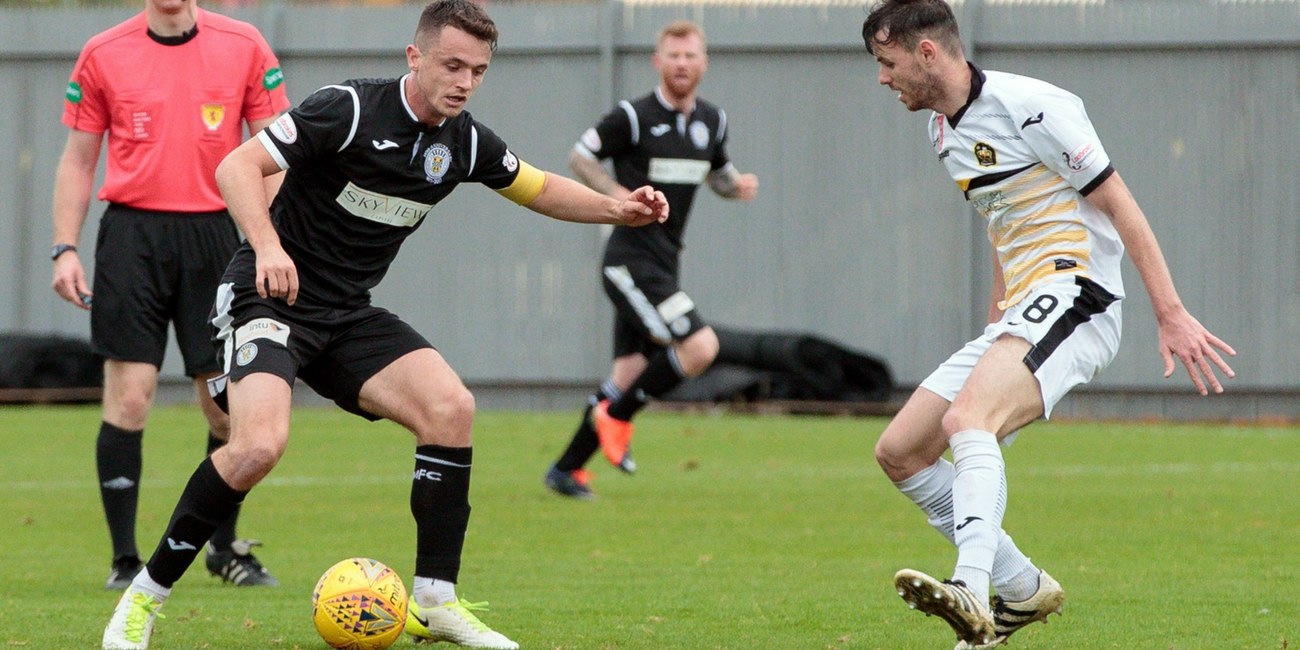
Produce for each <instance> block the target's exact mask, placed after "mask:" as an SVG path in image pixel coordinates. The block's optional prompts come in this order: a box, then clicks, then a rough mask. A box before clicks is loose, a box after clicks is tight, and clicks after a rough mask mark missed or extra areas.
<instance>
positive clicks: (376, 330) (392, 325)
mask: <svg viewBox="0 0 1300 650" xmlns="http://www.w3.org/2000/svg"><path fill="white" fill-rule="evenodd" d="M212 325H213V326H214V327H216V328H217V330H218V331H217V337H216V338H215V339H214V342H215V343H216V344H217V346H218V353H217V354H218V356H219V357H220V358H221V363H222V368H223V374H222V375H220V376H219V377H217V378H215V379H210V380H208V388H209V392H210V393H212V396H213V398H214V399H215V400H216V402H217V404H218V405H219V406H221V408H222V409H223V410H226V409H227V404H226V395H225V390H226V386H227V382H231V381H239V380H240V379H243V378H244V377H247V376H248V375H251V374H253V373H257V372H266V373H270V374H273V375H275V376H277V377H280V378H281V379H283V380H285V381H286V382H288V383H289V385H290V386H292V385H293V381H294V379H295V378H299V379H302V380H303V382H305V383H306V384H307V385H308V386H310V387H311V388H312V390H315V391H316V392H317V393H319V394H320V395H321V397H324V398H326V399H330V400H333V401H334V403H336V404H338V405H339V407H341V408H342V409H343V410H345V411H348V412H349V413H355V414H357V415H360V416H361V417H364V418H366V419H367V420H378V419H380V418H379V417H378V416H376V415H374V414H372V413H369V412H366V411H365V410H363V409H362V408H361V406H360V404H359V403H358V396H359V395H360V393H361V386H362V385H364V384H365V383H366V381H367V380H369V379H370V378H371V377H374V376H375V375H377V374H379V371H381V370H383V369H384V368H387V367H388V366H389V365H390V364H392V363H393V362H394V361H397V360H398V359H400V358H402V357H403V356H406V355H407V354H409V353H411V352H414V351H416V350H422V349H425V348H430V349H431V348H433V346H432V345H430V344H429V342H428V341H427V340H425V338H424V337H423V336H421V335H420V333H419V332H416V331H415V329H414V328H413V327H411V326H410V325H408V324H406V323H405V322H404V321H402V319H400V318H398V317H397V316H396V315H395V314H393V313H392V312H390V311H388V310H386V309H381V308H379V307H374V306H365V307H360V308H356V309H334V308H323V307H311V306H308V305H305V304H304V301H303V299H302V296H301V294H300V295H299V298H298V301H296V302H295V303H294V305H293V306H289V305H288V304H286V303H285V302H284V300H283V299H278V298H271V299H268V298H262V297H261V296H258V295H257V291H256V290H254V289H253V288H252V287H247V288H236V287H235V285H233V284H223V285H221V286H220V287H219V288H218V290H217V299H216V309H215V312H214V314H213V318H212Z"/></svg>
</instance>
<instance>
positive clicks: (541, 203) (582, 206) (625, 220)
mask: <svg viewBox="0 0 1300 650" xmlns="http://www.w3.org/2000/svg"><path fill="white" fill-rule="evenodd" d="M543 173H544V174H546V179H545V181H544V183H543V184H542V188H541V191H540V192H538V193H537V195H536V196H534V197H533V198H532V200H530V201H528V202H526V203H524V204H523V206H524V207H526V208H528V209H530V210H533V211H534V212H539V213H541V214H544V215H546V216H548V217H551V218H552V219H559V220H561V221H573V222H576V223H608V224H614V225H619V226H644V225H646V224H650V223H655V222H659V223H662V222H664V221H667V220H668V199H666V198H664V194H663V192H659V191H657V190H655V189H654V188H652V187H650V186H649V185H646V186H645V187H641V188H638V189H636V190H633V191H632V192H631V193H630V194H628V196H627V198H625V199H623V200H622V201H618V200H615V199H613V198H610V197H608V196H605V195H603V194H599V193H597V192H595V191H594V190H592V189H590V188H588V187H586V186H584V185H583V184H581V183H579V182H577V181H575V180H572V179H568V178H565V177H563V176H559V175H557V174H552V173H550V172H543Z"/></svg>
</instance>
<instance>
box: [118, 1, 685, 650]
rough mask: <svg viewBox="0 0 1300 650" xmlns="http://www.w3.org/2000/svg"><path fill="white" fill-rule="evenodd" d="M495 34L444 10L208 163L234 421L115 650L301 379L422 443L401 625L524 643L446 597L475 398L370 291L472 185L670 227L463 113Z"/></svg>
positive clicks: (264, 452)
mask: <svg viewBox="0 0 1300 650" xmlns="http://www.w3.org/2000/svg"><path fill="white" fill-rule="evenodd" d="M496 39H497V30H496V26H495V25H494V24H493V22H492V20H491V19H490V18H489V17H488V16H487V14H486V13H485V12H484V11H483V9H482V8H481V7H479V6H478V5H476V4H474V3H473V2H470V1H469V0H439V1H438V2H434V3H433V4H430V5H429V6H428V7H426V8H425V10H424V12H423V14H422V15H421V17H420V22H419V26H418V28H417V29H416V34H415V44H414V45H409V46H407V48H406V59H407V64H408V66H409V67H410V70H411V72H410V74H408V75H406V76H404V77H402V78H400V79H388V80H352V81H347V82H344V83H342V84H339V85H335V86H326V87H325V88H322V89H320V90H318V91H316V92H315V93H313V94H312V95H311V96H310V97H308V98H307V99H306V100H305V101H304V102H303V103H302V104H301V105H300V106H298V107H297V108H294V109H292V110H291V111H289V113H287V114H285V115H284V116H281V118H280V119H278V120H276V121H275V123H273V124H272V125H271V126H269V127H267V128H266V129H265V130H263V131H262V132H260V133H259V134H258V135H257V137H256V138H253V139H250V140H249V141H248V142H246V143H244V145H243V146H241V147H239V148H238V149H236V150H235V151H234V152H232V153H231V154H230V155H229V156H228V157H227V158H226V159H225V160H224V161H223V162H222V164H221V166H220V167H219V168H218V169H217V181H218V184H219V185H220V187H221V191H222V195H223V196H224V197H225V200H226V203H227V204H228V206H229V210H230V213H231V216H232V217H233V218H234V219H235V221H236V222H237V223H238V224H239V226H240V229H241V230H243V232H244V234H245V236H246V237H247V243H245V244H244V245H243V247H241V248H240V249H239V250H238V252H236V254H235V258H234V260H233V261H232V262H231V264H230V267H229V268H228V269H227V271H226V275H225V277H224V278H223V279H222V285H221V286H220V288H219V289H218V292H217V297H216V305H215V309H214V318H213V325H214V327H216V328H218V329H219V333H218V335H217V340H218V342H219V343H221V344H222V345H223V346H224V350H223V352H222V357H223V362H224V365H225V371H226V374H224V375H222V376H220V377H218V378H217V379H215V380H213V382H212V383H211V387H212V389H213V393H214V396H216V397H217V398H218V402H219V403H222V402H224V404H225V406H226V408H228V410H229V412H230V419H231V435H230V442H229V444H227V445H226V446H225V447H223V448H222V449H220V450H218V451H217V452H215V453H214V454H213V455H212V456H210V457H209V458H208V459H207V460H205V461H204V462H203V463H202V464H200V465H199V468H198V469H197V470H196V471H195V472H194V474H193V475H192V476H191V478H190V480H189V483H188V484H187V485H186V487H185V490H184V492H183V493H182V494H181V498H180V502H179V503H178V504H177V506H176V510H175V511H174V513H173V514H172V518H171V521H170V523H169V524H168V526H167V530H166V533H164V535H163V539H162V540H161V541H160V543H159V545H158V548H157V550H156V551H154V554H153V557H152V558H151V559H150V560H149V562H148V564H147V565H146V566H145V569H144V570H143V571H141V572H140V574H139V575H137V576H136V578H135V580H134V582H132V584H131V586H130V587H129V588H128V589H127V591H126V593H125V595H124V596H123V598H122V600H121V601H120V602H119V603H118V605H117V608H116V610H115V611H114V613H113V617H112V619H111V620H110V621H109V624H108V626H107V628H106V629H105V631H104V642H103V647H104V648H132V649H142V648H147V647H148V644H149V636H150V634H151V632H152V628H153V623H154V620H155V617H156V616H157V611H158V609H159V608H160V607H161V605H162V603H163V601H164V600H165V599H166V598H167V597H168V595H169V594H170V592H171V587H172V585H173V584H174V583H175V582H176V580H178V579H179V578H180V577H181V575H182V574H183V573H184V572H185V570H186V569H187V568H188V567H189V565H190V563H191V562H192V561H193V560H194V557H195V555H196V553H197V552H198V549H199V548H201V547H202V546H203V544H204V542H206V541H207V539H208V537H209V536H210V535H211V534H212V531H213V529H214V528H215V527H216V526H217V524H219V523H220V522H222V521H224V520H225V519H226V518H227V517H228V516H229V514H230V513H231V512H232V511H233V510H234V508H236V507H237V506H238V505H239V503H240V502H241V501H242V500H243V499H244V496H245V495H246V494H247V493H248V491H249V490H250V489H252V487H253V486H254V485H256V484H257V483H258V482H259V481H260V480H262V478H264V477H265V476H266V475H267V474H268V473H269V472H270V471H271V469H272V468H273V467H274V466H275V464H276V462H277V461H278V460H279V459H280V456H281V454H283V453H284V450H285V446H286V444H287V442H288V435H289V416H290V411H291V399H292V385H293V381H294V379H295V378H301V379H302V380H303V381H305V382H306V383H307V384H308V385H309V386H311V387H312V388H314V389H315V390H316V391H317V392H319V393H320V394H322V395H324V396H326V397H328V398H331V399H333V400H334V401H335V402H336V403H338V404H339V406H341V407H342V408H344V409H346V410H348V411H351V412H353V413H356V414H358V415H361V416H362V417H365V418H368V419H372V420H373V419H379V418H387V419H389V420H392V421H394V422H397V423H398V424H401V425H402V426H404V427H406V428H407V429H409V430H410V431H411V432H412V433H414V434H415V438H416V443H417V446H416V450H415V473H414V478H413V480H412V486H411V512H412V514H413V515H414V516H415V521H416V528H417V535H416V562H415V580H414V583H413V587H412V589H411V592H412V596H411V601H410V603H409V607H408V616H407V623H406V630H407V631H408V632H410V633H411V634H412V635H413V636H415V637H416V638H417V640H427V641H450V642H453V643H456V644H460V645H466V646H472V647H478V648H518V647H519V646H518V644H516V643H515V642H513V641H511V640H510V639H508V638H506V637H505V636H503V635H502V634H500V633H498V632H495V631H493V630H491V629H489V628H488V627H487V626H486V625H484V624H483V623H482V621H480V620H479V619H478V618H477V617H476V616H475V615H474V614H473V613H472V612H471V611H470V607H467V605H466V604H465V603H462V602H461V601H459V600H458V599H457V598H456V592H455V588H454V587H455V582H456V579H457V574H458V571H459V569H460V557H461V549H462V546H463V544H464V541H465V531H466V527H467V524H468V521H469V513H470V505H469V498H468V496H469V477H470V466H471V464H472V463H471V461H472V450H471V446H470V444H471V440H470V425H471V422H472V420H473V416H474V398H473V396H472V395H471V394H470V392H469V391H468V390H466V388H465V386H464V384H462V383H461V381H460V378H459V377H457V375H456V373H455V372H454V371H452V369H451V368H450V367H449V366H448V365H447V363H446V361H444V360H443V358H442V356H441V355H440V354H438V352H437V351H435V350H434V349H433V347H432V346H431V345H430V344H429V342H428V341H426V340H425V339H424V338H423V337H422V336H420V335H419V334H418V333H416V331H415V330H414V329H412V328H411V327H410V326H409V325H407V324H406V323H404V322H402V321H401V320H400V319H399V318H398V317H397V316H395V315H393V314H392V313H390V312H388V311H386V310H383V309H380V308H378V307H374V306H371V304H370V289H371V288H373V287H374V286H375V285H377V284H378V283H379V281H380V280H381V279H382V278H383V276H384V273H385V272H386V271H387V270H388V266H389V264H390V263H391V262H392V260H393V258H394V256H396V254H397V250H398V248H399V247H400V246H401V243H402V241H403V240H404V239H405V238H406V237H407V236H409V235H410V234H411V233H412V232H413V231H414V230H415V229H416V228H417V227H418V226H419V225H420V223H421V222H422V221H423V219H424V218H425V216H426V215H427V214H428V213H429V211H430V210H431V209H432V207H433V205H434V204H436V203H438V201H440V200H441V199H442V198H443V197H445V196H446V195H447V194H449V193H450V192H451V191H452V190H453V189H455V187H456V186H457V185H458V184H460V183H463V182H477V183H482V184H484V185H486V186H488V187H490V188H492V189H494V190H496V191H497V192H499V193H501V194H502V195H503V196H505V197H506V198H509V199H511V200H513V201H515V202H516V203H519V204H521V205H524V206H526V207H528V208H530V209H532V210H534V211H536V212H539V213H542V214H544V215H546V216H549V217H553V218H556V219H561V220H565V221H575V222H583V223H610V224H620V225H628V226H637V225H644V224H647V223H653V222H662V221H663V220H665V219H667V217H668V203H667V200H666V199H665V197H664V195H663V194H661V193H659V192H655V191H654V190H652V189H651V188H649V187H642V188H640V189H638V190H636V191H635V192H633V193H631V194H630V195H629V196H628V197H627V198H626V199H624V200H621V201H619V200H614V199H611V198H609V197H607V196H603V195H600V194H598V193H596V192H593V191H591V190H589V189H587V188H586V187H583V186H582V185H581V184H579V183H576V182H574V181H571V180H568V179H565V178H563V177H560V176H556V175H553V174H548V173H545V172H542V171H539V170H537V169H535V168H533V167H531V166H529V165H528V164H527V163H525V162H523V161H521V160H519V159H518V158H517V157H516V156H515V155H514V153H512V152H511V151H510V150H509V149H507V147H506V145H505V143H504V142H502V140H501V139H500V138H499V137H497V136H496V134H494V133H493V132H492V131H490V130H489V129H488V128H487V127H485V126H483V125H482V124H479V123H478V122H476V121H474V119H473V118H472V117H471V116H470V114H469V113H466V112H464V108H465V104H466V102H468V101H469V99H470V96H471V95H472V94H473V93H474V91H475V89H477V88H478V85H479V83H480V82H481V81H482V80H483V74H484V73H485V72H486V70H487V68H488V63H489V61H490V60H491V58H492V50H493V49H494V47H495V44H496ZM281 170H286V177H285V180H284V185H283V186H282V188H281V189H280V192H279V194H278V195H277V197H276V199H275V203H274V204H273V205H272V206H271V209H270V210H269V211H268V209H267V207H266V206H267V201H266V192H265V190H264V189H263V184H262V178H263V177H265V176H269V175H271V174H275V173H278V172H280V171H281Z"/></svg>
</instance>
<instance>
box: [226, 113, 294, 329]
mask: <svg viewBox="0 0 1300 650" xmlns="http://www.w3.org/2000/svg"><path fill="white" fill-rule="evenodd" d="M278 173H280V166H279V165H277V164H276V163H275V160H274V159H273V158H271V154H269V153H267V151H266V147H265V146H263V145H262V143H261V142H260V141H258V140H257V139H256V138H251V139H249V140H248V141H246V142H244V144H241V145H239V147H238V148H236V149H235V150H234V151H232V152H230V154H229V155H227V156H226V158H225V160H222V161H221V164H220V165H218V166H217V187H219V188H221V196H222V198H224V199H225V200H226V209H227V210H229V211H230V216H231V218H233V219H234V220H235V223H236V224H237V225H238V226H239V229H240V230H241V231H243V233H244V237H246V238H247V239H248V243H249V245H251V246H252V247H253V251H254V252H255V253H257V294H258V295H259V296H262V297H263V298H284V299H285V301H286V302H288V303H289V304H290V305H292V304H293V303H294V301H296V300H297V299H298V269H297V268H295V267H294V265H293V260H292V259H289V254H288V253H285V252H284V248H283V247H281V246H280V236H279V235H278V234H276V232H275V226H274V225H272V223H271V212H270V210H269V209H268V207H267V206H268V205H269V203H270V202H269V201H268V200H267V196H266V184H265V182H264V181H263V179H264V178H266V177H267V176H271V175H273V174H278Z"/></svg>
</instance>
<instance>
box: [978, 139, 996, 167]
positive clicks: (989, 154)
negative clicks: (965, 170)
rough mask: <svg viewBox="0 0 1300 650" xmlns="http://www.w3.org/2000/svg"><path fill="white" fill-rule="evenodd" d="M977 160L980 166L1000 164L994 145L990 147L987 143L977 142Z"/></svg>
mask: <svg viewBox="0 0 1300 650" xmlns="http://www.w3.org/2000/svg"><path fill="white" fill-rule="evenodd" d="M975 162H978V163H979V164H980V167H992V166H994V165H996V164H998V152H996V151H994V150H993V147H990V146H989V145H988V144H987V143H984V142H976V143H975Z"/></svg>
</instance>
